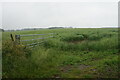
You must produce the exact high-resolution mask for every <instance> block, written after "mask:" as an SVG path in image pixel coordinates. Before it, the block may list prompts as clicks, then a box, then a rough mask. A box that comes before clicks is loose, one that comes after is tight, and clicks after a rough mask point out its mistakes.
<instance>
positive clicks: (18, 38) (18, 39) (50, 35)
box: [10, 33, 56, 46]
mask: <svg viewBox="0 0 120 80" xmlns="http://www.w3.org/2000/svg"><path fill="white" fill-rule="evenodd" d="M55 34H56V33H47V34H26V35H17V34H15V38H14V37H13V35H12V34H10V37H11V40H12V41H13V42H15V44H17V45H20V44H21V42H27V41H35V40H40V39H41V40H43V41H40V42H39V41H37V42H36V43H30V44H26V45H25V46H36V45H37V44H42V43H44V41H45V39H47V38H53V37H55ZM40 35H48V36H47V37H39V38H33V39H28V40H21V37H28V36H29V37H30V36H40ZM22 45H23V44H22Z"/></svg>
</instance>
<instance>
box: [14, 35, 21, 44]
mask: <svg viewBox="0 0 120 80" xmlns="http://www.w3.org/2000/svg"><path fill="white" fill-rule="evenodd" d="M15 42H16V44H20V35H15Z"/></svg>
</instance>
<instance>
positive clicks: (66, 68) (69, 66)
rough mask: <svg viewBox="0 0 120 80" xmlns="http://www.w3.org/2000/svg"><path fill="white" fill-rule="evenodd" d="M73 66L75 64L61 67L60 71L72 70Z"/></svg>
mask: <svg viewBox="0 0 120 80" xmlns="http://www.w3.org/2000/svg"><path fill="white" fill-rule="evenodd" d="M72 68H73V66H71V65H67V66H64V67H61V68H60V71H62V72H68V71H70V70H71V69H72Z"/></svg>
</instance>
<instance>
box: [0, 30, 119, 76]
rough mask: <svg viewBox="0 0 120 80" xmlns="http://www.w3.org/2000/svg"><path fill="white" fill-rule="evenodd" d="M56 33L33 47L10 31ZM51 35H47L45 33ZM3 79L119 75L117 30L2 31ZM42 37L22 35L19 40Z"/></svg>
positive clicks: (17, 32)
mask: <svg viewBox="0 0 120 80" xmlns="http://www.w3.org/2000/svg"><path fill="white" fill-rule="evenodd" d="M11 33H12V34H13V35H15V34H20V35H22V34H46V33H57V34H55V35H54V36H55V37H53V38H49V39H45V42H44V43H43V44H41V45H38V46H35V47H25V46H23V45H25V44H27V43H32V42H38V41H42V40H37V41H32V42H31V41H28V42H22V43H21V45H15V43H13V42H12V41H11V39H10V34H11ZM48 36H50V35H48ZM2 37H3V38H2V39H3V40H2V54H3V60H2V61H3V74H2V76H3V78H118V74H119V69H118V62H119V61H118V49H119V47H118V29H117V28H104V29H103V28H90V29H87V28H86V29H84V28H83V29H81V28H79V29H77V28H76V29H72V28H70V29H44V30H31V31H30V30H29V31H14V32H3V36H2ZM39 37H46V35H45V36H44V35H42V36H33V37H32V36H31V37H21V40H25V39H33V38H39Z"/></svg>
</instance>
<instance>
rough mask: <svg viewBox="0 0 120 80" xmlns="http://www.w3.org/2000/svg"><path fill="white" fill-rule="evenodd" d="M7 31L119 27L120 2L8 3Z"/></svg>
mask: <svg viewBox="0 0 120 80" xmlns="http://www.w3.org/2000/svg"><path fill="white" fill-rule="evenodd" d="M0 15H2V21H1V20H0V23H2V26H3V28H4V29H22V28H30V27H32V28H33V27H50V26H72V27H102V26H118V3H117V2H112V1H111V2H107V1H106V2H94V1H93V2H18V3H17V2H7V3H2V8H0Z"/></svg>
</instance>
